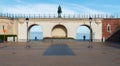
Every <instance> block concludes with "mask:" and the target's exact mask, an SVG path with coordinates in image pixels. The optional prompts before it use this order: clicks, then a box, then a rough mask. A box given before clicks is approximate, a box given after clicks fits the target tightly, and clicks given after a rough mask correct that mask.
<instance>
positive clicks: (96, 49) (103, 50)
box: [0, 41, 120, 66]
mask: <svg viewBox="0 0 120 66" xmlns="http://www.w3.org/2000/svg"><path fill="white" fill-rule="evenodd" d="M26 44H27V43H6V44H0V66H120V46H117V48H116V47H115V46H114V47H113V44H106V43H92V46H93V48H88V46H89V42H78V41H67V42H61V45H60V42H59V43H57V42H30V44H29V45H30V46H31V48H25V47H26ZM62 51H63V52H62ZM59 52H60V53H59ZM64 52H65V54H67V55H64ZM69 52H70V53H69ZM54 53H56V54H54ZM50 54H52V55H50ZM57 54H58V55H57ZM72 54H73V55H72ZM74 54H75V55H74ZM46 55H47V56H46ZM71 55H72V56H71Z"/></svg>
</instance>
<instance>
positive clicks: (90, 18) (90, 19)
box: [88, 17, 92, 48]
mask: <svg viewBox="0 0 120 66" xmlns="http://www.w3.org/2000/svg"><path fill="white" fill-rule="evenodd" d="M89 21H90V46H89V47H88V48H92V44H91V42H92V27H91V23H92V17H89Z"/></svg>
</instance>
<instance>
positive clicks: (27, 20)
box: [26, 18, 30, 48]
mask: <svg viewBox="0 0 120 66" xmlns="http://www.w3.org/2000/svg"><path fill="white" fill-rule="evenodd" d="M28 23H29V18H26V24H27V44H28V45H26V48H30V45H29V43H28Z"/></svg>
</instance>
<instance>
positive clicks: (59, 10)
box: [57, 5, 62, 18]
mask: <svg viewBox="0 0 120 66" xmlns="http://www.w3.org/2000/svg"><path fill="white" fill-rule="evenodd" d="M57 12H58V18H61V13H62V9H61V6H60V5H59V6H58V11H57Z"/></svg>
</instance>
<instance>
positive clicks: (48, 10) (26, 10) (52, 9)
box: [1, 0, 106, 16]
mask: <svg viewBox="0 0 120 66" xmlns="http://www.w3.org/2000/svg"><path fill="white" fill-rule="evenodd" d="M16 1H18V2H19V0H16ZM20 1H21V0H20ZM58 6H59V5H58V4H32V5H31V4H29V5H15V6H13V7H3V8H2V9H1V12H2V13H10V14H26V15H29V14H31V15H34V14H36V16H39V14H40V15H41V16H44V15H46V16H48V15H49V14H50V16H54V15H55V16H56V15H57V9H58ZM61 7H62V16H63V15H64V14H65V15H66V16H69V14H71V16H73V15H75V14H83V15H84V14H85V15H94V14H106V12H101V11H98V10H95V9H91V8H88V7H85V6H83V5H78V4H73V3H64V4H62V5H61Z"/></svg>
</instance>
